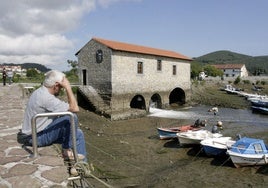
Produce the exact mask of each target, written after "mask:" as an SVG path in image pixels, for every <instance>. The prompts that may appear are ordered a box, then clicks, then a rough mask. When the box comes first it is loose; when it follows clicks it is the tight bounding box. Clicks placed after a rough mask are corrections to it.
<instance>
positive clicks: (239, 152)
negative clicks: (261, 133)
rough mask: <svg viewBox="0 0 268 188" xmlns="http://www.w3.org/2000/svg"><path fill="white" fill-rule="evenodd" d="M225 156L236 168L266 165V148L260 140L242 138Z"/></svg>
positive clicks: (267, 156)
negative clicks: (227, 156)
mask: <svg viewBox="0 0 268 188" xmlns="http://www.w3.org/2000/svg"><path fill="white" fill-rule="evenodd" d="M227 154H228V155H230V158H231V160H232V162H233V164H234V165H235V167H237V168H239V167H242V166H255V165H267V164H268V147H267V146H266V145H265V143H264V141H263V140H261V139H255V138H248V137H243V138H241V139H239V140H238V141H236V142H235V144H234V145H233V146H232V147H231V149H228V150H227Z"/></svg>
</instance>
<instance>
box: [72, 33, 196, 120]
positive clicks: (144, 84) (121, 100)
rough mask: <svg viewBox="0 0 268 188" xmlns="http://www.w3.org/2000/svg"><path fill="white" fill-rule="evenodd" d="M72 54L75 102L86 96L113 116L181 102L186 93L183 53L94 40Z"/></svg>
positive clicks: (187, 60)
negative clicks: (74, 58)
mask: <svg viewBox="0 0 268 188" xmlns="http://www.w3.org/2000/svg"><path fill="white" fill-rule="evenodd" d="M76 56H77V58H78V72H79V82H80V87H79V92H78V93H79V98H80V99H79V100H81V98H86V99H87V102H89V104H90V106H91V108H92V109H93V110H95V111H98V112H100V113H102V114H106V115H107V114H109V117H111V119H121V118H118V114H122V112H124V113H125V112H130V111H132V112H133V109H142V111H143V112H146V111H148V110H149V107H150V106H151V105H154V106H155V107H158V108H163V107H166V106H167V105H170V104H174V103H175V104H184V103H185V102H186V101H187V100H188V99H189V97H190V88H191V82H190V62H191V61H192V59H190V58H189V57H186V56H184V55H182V54H179V53H176V52H172V51H167V50H161V49H156V48H150V47H144V46H139V45H134V44H127V43H122V42H117V41H111V40H106V39H100V38H92V39H91V40H90V41H89V42H88V43H87V44H85V46H84V47H82V48H81V49H80V50H79V51H78V52H77V53H76ZM82 103H83V104H85V101H80V104H82ZM87 105H88V104H87ZM136 111H137V110H136ZM115 114H117V115H115ZM116 116H117V117H116Z"/></svg>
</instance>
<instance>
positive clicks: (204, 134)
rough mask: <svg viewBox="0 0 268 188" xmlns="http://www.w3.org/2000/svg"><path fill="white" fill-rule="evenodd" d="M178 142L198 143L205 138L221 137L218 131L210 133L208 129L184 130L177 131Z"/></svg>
mask: <svg viewBox="0 0 268 188" xmlns="http://www.w3.org/2000/svg"><path fill="white" fill-rule="evenodd" d="M177 137H178V140H179V143H180V144H181V145H188V144H200V142H201V141H202V140H204V139H207V138H218V137H222V134H220V133H211V132H210V131H208V130H198V131H191V130H190V131H186V132H181V133H177Z"/></svg>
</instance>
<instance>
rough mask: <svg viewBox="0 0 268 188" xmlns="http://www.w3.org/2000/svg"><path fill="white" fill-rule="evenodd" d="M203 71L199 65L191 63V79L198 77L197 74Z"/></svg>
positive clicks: (194, 62) (195, 62)
mask: <svg viewBox="0 0 268 188" xmlns="http://www.w3.org/2000/svg"><path fill="white" fill-rule="evenodd" d="M202 71H203V68H202V66H201V64H200V63H199V62H197V61H193V62H192V63H191V78H192V79H195V78H197V77H198V76H199V73H200V72H202Z"/></svg>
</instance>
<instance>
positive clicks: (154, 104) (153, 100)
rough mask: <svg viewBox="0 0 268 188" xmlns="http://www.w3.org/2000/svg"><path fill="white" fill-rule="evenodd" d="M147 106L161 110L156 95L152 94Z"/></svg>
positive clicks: (159, 98) (159, 100)
mask: <svg viewBox="0 0 268 188" xmlns="http://www.w3.org/2000/svg"><path fill="white" fill-rule="evenodd" d="M149 105H150V107H154V108H162V101H161V96H160V95H159V94H157V93H155V94H153V95H152V97H151V100H150V104H149Z"/></svg>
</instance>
